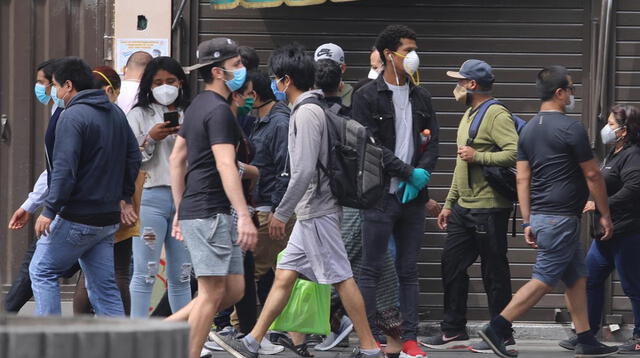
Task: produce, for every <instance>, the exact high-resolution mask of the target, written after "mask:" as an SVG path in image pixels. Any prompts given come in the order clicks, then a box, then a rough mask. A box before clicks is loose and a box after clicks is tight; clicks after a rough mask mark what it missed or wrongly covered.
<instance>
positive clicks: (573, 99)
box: [564, 95, 576, 112]
mask: <svg viewBox="0 0 640 358" xmlns="http://www.w3.org/2000/svg"><path fill="white" fill-rule="evenodd" d="M575 108H576V97H575V96H574V95H571V96H569V104H565V106H564V110H565V112H572V111H573V110H574V109H575Z"/></svg>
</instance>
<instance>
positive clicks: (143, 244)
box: [129, 186, 191, 318]
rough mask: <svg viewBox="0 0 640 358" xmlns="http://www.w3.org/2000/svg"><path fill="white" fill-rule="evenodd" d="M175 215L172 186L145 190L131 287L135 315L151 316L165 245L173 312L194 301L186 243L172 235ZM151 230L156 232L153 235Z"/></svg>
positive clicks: (132, 307)
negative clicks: (155, 284)
mask: <svg viewBox="0 0 640 358" xmlns="http://www.w3.org/2000/svg"><path fill="white" fill-rule="evenodd" d="M174 214H175V206H174V205H173V199H172V197H171V188H170V187H168V186H162V187H154V188H146V189H144V191H143V192H142V203H141V206H140V236H138V237H134V238H133V276H132V278H131V284H130V286H129V290H130V291H131V318H146V317H148V316H149V305H150V301H151V291H152V290H153V286H154V283H155V280H156V277H155V275H156V274H157V273H158V270H159V268H160V253H161V252H162V246H163V245H164V249H165V252H166V274H165V275H166V279H167V284H168V290H169V304H170V305H171V311H172V312H176V311H178V310H179V309H181V308H182V307H184V306H185V305H187V304H188V303H189V302H190V301H191V286H190V283H189V281H190V277H189V275H190V273H191V257H190V256H189V251H188V250H187V247H186V245H185V244H184V242H182V241H178V240H176V239H175V238H173V237H172V236H171V225H172V223H173V215H174ZM151 232H152V233H153V234H154V235H149V234H151ZM143 234H144V235H143ZM153 236H155V238H154V237H153Z"/></svg>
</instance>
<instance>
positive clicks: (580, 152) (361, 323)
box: [5, 25, 640, 358]
mask: <svg viewBox="0 0 640 358" xmlns="http://www.w3.org/2000/svg"><path fill="white" fill-rule="evenodd" d="M417 38H418V35H417V34H416V33H415V32H414V31H413V30H411V29H410V28H408V27H406V26H403V25H392V26H388V27H387V28H385V29H384V30H383V31H382V32H381V33H380V34H379V36H378V38H377V40H376V43H375V45H374V46H373V48H372V50H371V54H370V55H371V56H370V58H371V70H370V72H369V74H368V78H367V79H363V80H362V81H360V82H358V83H357V84H354V85H350V84H347V83H345V82H344V81H343V75H344V73H345V71H347V70H348V67H347V61H346V58H345V54H344V52H343V50H342V48H341V47H340V46H339V45H336V44H333V43H327V44H323V45H321V46H319V47H318V48H317V49H316V50H315V52H314V54H313V56H310V55H309V54H308V53H307V52H305V49H303V48H302V47H301V46H300V45H298V44H288V45H284V46H282V47H279V48H277V49H275V50H274V51H273V52H272V53H271V55H270V57H269V60H268V64H267V70H268V71H267V72H265V71H263V70H260V69H259V63H260V59H259V57H258V54H257V52H256V51H255V50H254V49H252V48H249V47H243V46H239V45H238V44H237V43H236V42H235V41H233V40H232V39H228V38H213V39H210V40H206V41H203V42H202V43H200V45H199V46H198V51H197V55H196V56H197V59H198V62H197V63H196V64H194V65H192V66H188V67H183V65H182V64H180V63H179V62H178V61H176V60H175V59H173V58H171V57H155V58H153V57H152V56H151V55H149V54H147V53H146V52H136V53H134V54H132V55H131V56H130V57H129V59H128V61H127V65H126V68H125V70H124V77H123V78H122V79H121V77H120V76H119V75H118V74H117V73H116V71H114V70H113V69H112V68H110V67H108V66H98V67H95V68H93V69H91V68H90V67H89V66H88V65H87V64H86V63H85V62H84V61H83V60H82V59H79V58H75V57H65V58H60V59H51V60H48V61H45V62H43V63H42V64H40V65H38V66H37V67H36V68H35V76H36V84H35V87H34V92H35V96H36V98H37V99H38V101H39V102H40V103H42V104H43V105H45V106H48V105H49V104H53V106H52V108H51V118H50V120H49V123H48V127H47V130H46V134H45V143H44V145H45V155H46V170H45V171H43V172H42V174H41V175H40V176H39V178H38V180H37V182H36V184H35V185H34V188H33V191H32V192H31V193H29V195H28V198H27V199H26V201H25V202H24V204H23V205H22V206H21V207H20V208H19V209H17V210H16V212H15V213H14V214H13V216H12V217H11V219H10V223H9V228H10V229H12V230H18V229H21V228H23V227H24V226H25V225H27V224H28V222H29V220H30V218H31V215H33V214H34V213H35V212H37V211H38V210H39V209H42V212H41V214H40V215H39V216H38V218H37V220H36V221H35V231H36V235H37V240H36V241H35V242H34V244H33V245H32V246H31V247H30V248H29V250H28V251H27V253H26V254H25V257H24V259H23V262H22V266H21V269H20V271H19V273H18V277H17V278H16V280H15V282H14V283H13V285H12V287H11V290H10V292H9V293H8V294H7V297H6V301H5V310H6V311H9V312H18V311H19V310H20V309H21V308H22V306H23V305H24V304H25V303H26V302H27V301H28V300H30V299H31V298H32V297H33V298H34V300H35V306H36V314H37V315H41V316H47V315H59V314H61V302H60V288H59V283H58V280H59V279H60V278H71V277H74V276H76V274H77V273H78V272H80V275H79V276H78V277H79V279H78V285H77V288H76V293H75V296H74V305H73V308H74V313H76V314H95V315H97V316H113V317H122V316H125V315H126V316H130V317H131V318H138V319H143V318H147V317H149V316H150V315H153V316H165V317H166V320H169V321H187V322H188V323H189V326H190V338H189V339H190V351H189V357H190V358H197V357H205V356H210V355H211V354H212V353H211V352H214V351H221V350H226V351H228V352H230V353H232V354H233V355H234V356H235V357H237V358H256V357H257V356H258V355H259V354H275V353H278V352H281V351H282V350H283V349H285V348H284V347H286V348H289V349H291V350H292V351H293V352H295V353H296V354H298V355H300V356H303V357H309V356H313V353H311V352H310V351H309V346H310V345H311V342H312V341H313V340H314V339H315V337H313V336H312V335H310V333H319V334H320V333H323V335H324V337H322V338H321V341H317V342H315V343H317V344H316V345H315V349H316V350H319V351H323V350H330V349H333V348H334V347H336V346H340V345H342V344H344V341H345V339H348V335H349V334H350V333H351V332H352V331H355V333H356V334H357V336H358V341H359V348H358V349H356V350H355V351H354V353H353V355H354V357H357V358H373V357H384V356H386V357H389V358H399V357H400V356H402V357H404V358H418V357H426V356H427V354H426V353H425V351H424V350H423V349H450V348H467V347H468V348H469V349H470V350H471V351H473V352H480V353H491V352H494V353H495V354H497V355H499V356H501V357H516V356H517V348H516V340H515V337H516V336H517V332H514V330H513V329H512V322H513V321H514V320H516V319H517V318H518V317H519V316H521V315H522V314H523V313H525V312H526V311H527V310H529V309H530V308H532V307H533V306H534V305H535V304H536V303H537V302H538V301H539V300H540V299H541V298H542V297H543V296H544V295H545V294H547V293H549V292H550V291H551V290H552V289H553V288H554V287H555V286H556V285H557V284H558V282H559V281H562V282H563V283H564V285H565V287H566V289H565V298H566V303H567V307H568V309H569V311H570V313H571V318H572V320H573V322H574V325H575V332H576V335H575V337H571V338H570V339H568V340H564V341H561V342H560V346H561V347H563V348H565V349H570V350H574V351H575V355H576V357H602V356H606V355H610V354H615V353H617V352H621V353H633V352H640V272H638V266H636V265H635V264H634V258H635V253H638V250H640V200H638V199H640V110H639V109H638V108H636V107H633V106H631V105H623V104H621V105H616V106H614V107H613V108H612V109H611V113H610V116H609V118H608V122H607V123H606V124H605V125H604V127H603V128H602V131H601V133H600V137H601V139H602V143H603V145H605V146H606V148H607V150H608V152H607V155H606V156H605V157H604V158H603V159H602V160H598V159H597V158H596V157H595V155H594V152H593V150H592V148H591V146H590V142H589V138H588V135H587V132H586V130H585V128H584V126H583V125H582V123H581V122H580V121H579V120H576V119H575V118H572V117H569V116H567V113H568V112H570V111H571V110H572V109H573V106H574V104H575V99H574V92H575V87H574V84H573V79H572V77H571V75H570V74H569V72H568V71H567V69H566V68H564V67H562V66H559V65H558V66H549V67H546V68H544V69H542V70H541V71H540V72H539V73H538V75H537V78H532V81H535V88H536V90H537V95H538V97H539V98H540V101H541V105H540V111H539V113H538V114H537V115H535V116H534V117H533V118H532V119H530V120H529V121H528V122H526V123H525V122H524V121H523V120H521V119H520V118H519V117H517V116H516V115H514V114H512V112H511V111H510V110H509V108H507V107H506V106H505V105H504V104H502V103H501V102H500V101H498V100H497V99H495V98H494V97H493V96H492V90H493V87H494V83H495V81H496V77H495V75H494V73H493V69H492V67H491V66H490V65H489V64H488V63H486V62H484V61H481V60H477V59H469V60H467V61H465V62H464V63H462V64H461V66H460V67H459V69H458V70H453V67H457V65H458V64H455V65H453V64H452V70H451V71H448V72H447V73H446V75H447V76H448V77H449V78H450V79H451V89H452V91H453V92H452V93H453V96H454V98H455V100H456V101H457V102H459V103H460V104H461V105H463V106H465V107H466V108H467V109H466V111H465V112H464V115H463V116H462V118H461V119H460V122H459V126H458V129H457V136H456V144H457V158H456V162H455V169H454V173H453V180H452V183H451V186H450V189H449V192H448V195H447V196H446V200H445V202H444V205H443V207H441V206H440V204H439V203H438V202H436V201H435V200H434V199H432V198H431V196H430V195H429V183H430V182H431V177H432V175H433V174H434V171H435V170H436V164H437V161H438V157H439V143H440V136H439V130H440V126H439V124H438V121H437V117H436V110H437V108H435V107H434V106H433V103H432V97H431V94H430V93H429V91H428V87H425V86H421V84H420V76H419V66H420V58H419V56H418V52H417V51H418V46H417ZM195 74H197V75H198V77H199V79H201V80H202V89H201V90H200V91H199V93H198V94H196V95H195V96H192V92H195V89H193V88H191V86H190V83H192V82H191V81H190V80H189V76H190V75H191V76H193V75H195ZM358 130H360V131H358ZM358 133H364V135H363V136H362V135H361V136H360V137H358ZM354 138H359V139H358V140H359V142H358V143H359V144H358V145H357V146H356V145H350V143H352V142H354ZM365 142H366V143H365ZM360 160H361V161H360ZM354 163H356V164H354ZM348 184H352V185H353V187H352V188H351V189H353V190H344V188H345V185H348ZM516 203H517V204H519V205H518V207H519V210H520V213H521V215H522V225H521V226H522V229H523V231H524V239H525V240H526V243H527V244H528V245H530V246H531V247H533V248H535V249H537V256H536V263H535V264H534V266H533V270H532V271H533V273H532V278H531V280H530V281H529V282H528V283H526V284H525V285H524V286H522V287H520V288H519V289H518V290H517V292H516V293H515V294H513V295H512V286H511V275H510V270H509V261H508V256H507V252H508V242H507V236H508V231H509V220H510V217H511V216H512V213H513V211H514V210H516ZM585 213H587V214H586V215H587V216H588V218H590V220H591V224H592V225H591V226H592V230H591V232H592V233H593V238H592V239H593V241H592V244H591V247H590V249H589V251H588V253H587V254H586V257H585V254H584V252H583V251H582V244H581V241H580V239H581V234H580V222H581V218H582V217H583V215H585ZM427 215H429V216H432V217H434V218H437V225H438V227H439V228H440V229H441V230H443V231H445V232H446V240H445V243H444V247H443V251H442V257H441V270H442V271H441V272H442V285H443V289H444V298H443V307H444V316H443V320H442V322H441V324H440V330H441V332H439V333H438V334H436V335H433V336H430V337H425V338H422V339H418V324H419V315H418V306H419V285H418V255H419V252H420V248H421V245H422V242H423V239H424V226H425V218H426V216H427ZM513 220H515V217H514V219H513ZM427 239H428V238H427ZM478 258H480V262H481V274H482V282H483V284H484V290H485V292H486V295H487V302H488V311H489V315H490V317H491V320H490V322H489V323H488V324H487V325H486V326H485V327H484V328H483V329H482V330H481V331H480V332H479V336H480V340H477V341H475V342H471V341H470V337H469V332H468V329H467V297H468V292H469V275H468V269H469V267H470V266H471V265H472V264H473V263H474V262H475V261H476V260H477V259H478ZM162 267H166V270H165V274H164V277H165V278H166V286H167V290H166V294H165V296H164V297H163V298H162V299H161V300H160V302H159V303H158V304H157V305H156V304H153V305H152V304H151V297H152V292H153V290H154V287H155V286H156V284H157V282H156V281H157V277H158V274H159V273H160V271H161V268H162ZM614 269H615V270H617V272H618V274H619V276H620V279H621V283H622V288H623V290H624V293H625V294H626V295H627V296H628V297H629V299H630V300H631V303H632V305H631V306H632V309H633V314H634V317H635V327H636V328H635V330H634V333H633V337H631V338H630V340H629V341H628V342H627V343H625V344H623V345H620V346H618V347H613V346H607V345H604V344H602V343H600V342H599V341H598V340H597V338H596V334H597V332H598V331H599V329H600V328H601V325H602V319H603V317H602V315H603V307H604V299H603V295H604V292H605V287H604V283H605V281H606V279H607V277H608V276H609V275H610V274H611V272H612V271H613V270H614ZM299 280H306V281H311V282H313V283H316V284H319V285H332V286H333V288H334V289H335V290H334V294H333V296H332V298H331V303H330V312H329V314H328V315H325V316H326V317H321V318H317V319H319V320H322V321H326V322H329V327H330V330H329V331H326V332H310V331H305V330H304V329H302V328H300V329H297V327H291V328H288V332H280V333H278V332H272V331H271V328H270V327H271V326H272V323H273V322H274V321H275V320H276V319H277V318H278V317H279V316H280V315H281V313H282V312H283V310H285V306H287V304H288V302H289V301H290V300H289V299H290V297H292V296H293V295H296V290H297V287H298V284H297V282H298V281H299ZM327 302H329V301H328V300H327ZM257 307H261V310H260V313H259V314H258V309H257ZM285 312H286V310H285ZM300 319H302V318H300Z"/></svg>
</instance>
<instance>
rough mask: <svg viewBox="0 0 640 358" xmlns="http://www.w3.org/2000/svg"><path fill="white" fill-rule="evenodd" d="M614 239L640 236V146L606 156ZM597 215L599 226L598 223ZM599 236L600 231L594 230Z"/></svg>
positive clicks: (605, 166) (627, 147)
mask: <svg viewBox="0 0 640 358" xmlns="http://www.w3.org/2000/svg"><path fill="white" fill-rule="evenodd" d="M602 175H603V176H604V181H605V184H606V186H607V196H608V197H609V210H610V211H611V220H612V221H613V235H614V238H615V237H620V236H627V235H637V234H640V146H637V145H630V146H626V147H625V148H623V149H622V150H621V151H620V152H618V153H617V154H614V153H613V151H611V152H610V153H609V155H607V158H606V160H605V162H604V165H603V166H602ZM597 219H598V217H597V215H596V223H598V220H597ZM595 232H599V230H595Z"/></svg>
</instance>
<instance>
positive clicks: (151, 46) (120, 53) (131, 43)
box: [116, 39, 170, 75]
mask: <svg viewBox="0 0 640 358" xmlns="http://www.w3.org/2000/svg"><path fill="white" fill-rule="evenodd" d="M137 51H145V52H148V53H149V54H150V55H151V56H153V57H158V56H170V53H169V39H117V40H116V53H117V57H116V69H117V71H118V73H119V74H121V75H122V74H124V67H125V65H126V64H127V59H128V58H129V56H131V54H132V53H134V52H137Z"/></svg>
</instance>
